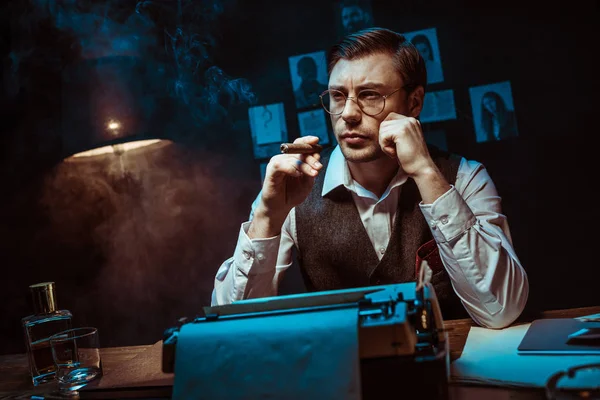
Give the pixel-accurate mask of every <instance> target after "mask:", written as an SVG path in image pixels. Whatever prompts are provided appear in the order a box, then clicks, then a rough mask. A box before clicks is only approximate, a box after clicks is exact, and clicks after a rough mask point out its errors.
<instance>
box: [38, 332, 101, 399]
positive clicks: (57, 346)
mask: <svg viewBox="0 0 600 400" xmlns="http://www.w3.org/2000/svg"><path fill="white" fill-rule="evenodd" d="M50 346H51V349H52V357H53V359H54V364H55V366H56V379H57V381H58V391H59V393H60V394H63V395H66V396H77V395H78V391H79V389H81V388H82V387H84V386H86V385H88V384H89V383H90V382H92V381H95V380H97V379H99V378H100V377H102V360H101V358H100V339H99V336H98V329H96V328H92V327H86V328H74V329H69V330H66V331H63V332H60V333H57V334H55V335H53V336H51V337H50Z"/></svg>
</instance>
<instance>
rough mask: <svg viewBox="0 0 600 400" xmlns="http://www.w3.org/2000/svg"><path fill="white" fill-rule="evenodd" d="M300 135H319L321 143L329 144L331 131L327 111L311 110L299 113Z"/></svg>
mask: <svg viewBox="0 0 600 400" xmlns="http://www.w3.org/2000/svg"><path fill="white" fill-rule="evenodd" d="M298 124H299V125H300V136H309V135H310V136H317V137H318V138H319V144H320V145H322V146H323V145H327V144H329V131H328V129H327V126H328V124H327V118H326V117H325V111H324V110H322V109H320V110H311V111H305V112H301V113H298Z"/></svg>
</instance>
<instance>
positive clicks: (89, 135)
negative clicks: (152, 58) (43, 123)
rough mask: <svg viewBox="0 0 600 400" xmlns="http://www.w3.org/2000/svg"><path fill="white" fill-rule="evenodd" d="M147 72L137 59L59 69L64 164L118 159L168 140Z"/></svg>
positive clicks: (157, 89)
mask: <svg viewBox="0 0 600 400" xmlns="http://www.w3.org/2000/svg"><path fill="white" fill-rule="evenodd" d="M148 69H149V68H148V65H147V61H146V62H145V60H143V59H142V58H140V57H137V56H136V55H116V56H105V57H101V58H92V59H90V58H88V59H81V60H79V61H77V62H76V63H74V64H71V65H69V66H67V67H66V68H65V69H64V70H63V74H62V90H61V98H62V101H61V109H62V113H61V114H62V115H61V126H62V129H61V131H62V145H63V147H62V150H63V152H62V158H63V159H70V158H71V157H90V156H103V155H104V156H106V155H107V154H114V155H117V156H118V155H121V154H123V153H124V152H126V151H129V150H131V149H137V148H141V147H145V146H153V145H156V144H157V143H159V142H160V141H161V140H165V139H169V138H168V135H167V134H166V132H167V131H168V127H167V124H168V122H169V121H168V120H165V118H164V114H163V113H162V112H163V111H165V105H163V104H161V100H162V98H163V97H165V96H164V94H163V93H161V91H162V92H164V88H163V87H161V86H160V85H161V82H160V79H149V78H151V76H152V75H153V73H152V72H149V71H148ZM154 74H156V73H154ZM161 114H162V115H161ZM161 117H163V118H161Z"/></svg>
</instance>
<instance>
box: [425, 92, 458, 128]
mask: <svg viewBox="0 0 600 400" xmlns="http://www.w3.org/2000/svg"><path fill="white" fill-rule="evenodd" d="M450 119H456V107H455V106H454V91H453V90H452V89H449V90H439V91H437V92H425V98H424V100H423V109H422V110H421V114H420V116H419V120H420V121H421V122H436V121H447V120H450Z"/></svg>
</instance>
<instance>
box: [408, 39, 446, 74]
mask: <svg viewBox="0 0 600 400" xmlns="http://www.w3.org/2000/svg"><path fill="white" fill-rule="evenodd" d="M404 36H405V37H406V39H407V40H409V41H410V42H411V43H412V44H413V45H415V47H416V48H417V50H419V53H421V57H423V59H424V60H425V68H426V69H427V83H439V82H443V81H444V72H443V70H442V57H441V56H440V49H439V46H438V40H437V31H436V29H435V28H429V29H423V30H420V31H413V32H408V33H404Z"/></svg>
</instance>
